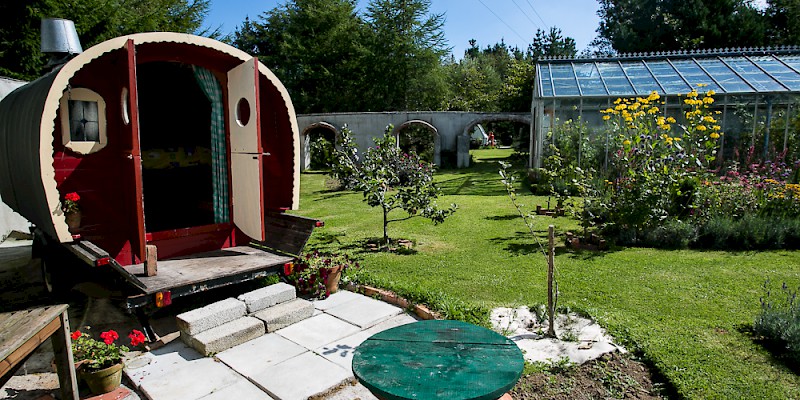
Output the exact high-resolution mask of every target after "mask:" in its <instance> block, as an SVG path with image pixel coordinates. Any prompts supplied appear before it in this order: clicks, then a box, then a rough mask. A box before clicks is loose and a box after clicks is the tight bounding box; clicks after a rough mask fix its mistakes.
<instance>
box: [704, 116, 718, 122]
mask: <svg viewBox="0 0 800 400" xmlns="http://www.w3.org/2000/svg"><path fill="white" fill-rule="evenodd" d="M703 122H710V123H712V124H713V123H714V122H717V120H715V119H714V117H712V116H710V115H706V116H705V117H703Z"/></svg>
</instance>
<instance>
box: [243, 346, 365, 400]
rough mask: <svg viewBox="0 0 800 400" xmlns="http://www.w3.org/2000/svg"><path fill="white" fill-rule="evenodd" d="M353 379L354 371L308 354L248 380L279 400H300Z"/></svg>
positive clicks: (277, 365)
mask: <svg viewBox="0 0 800 400" xmlns="http://www.w3.org/2000/svg"><path fill="white" fill-rule="evenodd" d="M352 376H353V374H352V372H350V371H347V370H345V369H344V368H342V367H340V366H338V365H336V364H334V363H332V362H330V361H328V360H326V359H324V358H322V357H320V356H319V355H317V354H314V353H312V352H306V353H303V354H301V355H299V356H297V357H294V358H292V359H290V360H287V361H284V362H282V363H279V364H276V365H273V366H271V367H269V368H267V369H266V370H264V371H263V372H261V373H259V374H256V375H255V376H251V377H248V378H249V379H250V380H251V381H253V382H255V383H256V384H257V385H258V386H260V387H261V388H262V389H264V390H266V391H267V392H268V393H269V394H270V395H271V396H272V397H274V398H276V399H278V400H301V399H306V398H308V397H309V396H313V395H315V394H318V393H322V392H325V391H328V390H330V389H331V388H333V387H335V386H337V385H339V384H341V383H342V382H344V381H345V380H347V379H350V378H351V377H352Z"/></svg>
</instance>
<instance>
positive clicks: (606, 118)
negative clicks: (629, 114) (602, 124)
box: [603, 115, 611, 121]
mask: <svg viewBox="0 0 800 400" xmlns="http://www.w3.org/2000/svg"><path fill="white" fill-rule="evenodd" d="M609 119H611V116H610V115H603V121H608V120H609Z"/></svg>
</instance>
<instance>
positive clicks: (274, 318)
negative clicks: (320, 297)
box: [253, 299, 314, 333]
mask: <svg viewBox="0 0 800 400" xmlns="http://www.w3.org/2000/svg"><path fill="white" fill-rule="evenodd" d="M313 314H314V305H313V304H311V302H310V301H308V300H304V299H294V300H291V301H287V302H285V303H281V304H276V305H274V306H272V307H270V308H267V309H264V310H261V311H259V312H257V313H255V314H253V316H254V317H256V318H258V319H260V320H262V321H264V326H265V327H266V329H267V332H269V333H271V332H275V331H277V330H278V329H283V328H285V327H287V326H289V325H293V324H295V323H297V322H300V321H302V320H304V319H308V318H310V317H311V316H312V315H313Z"/></svg>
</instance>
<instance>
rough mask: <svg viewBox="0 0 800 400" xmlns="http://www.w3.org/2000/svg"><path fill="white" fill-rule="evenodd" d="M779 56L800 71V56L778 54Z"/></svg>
mask: <svg viewBox="0 0 800 400" xmlns="http://www.w3.org/2000/svg"><path fill="white" fill-rule="evenodd" d="M778 58H780V59H781V61H783V62H785V63H786V64H787V65H789V66H790V67H792V68H794V70H795V71H800V56H778Z"/></svg>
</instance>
